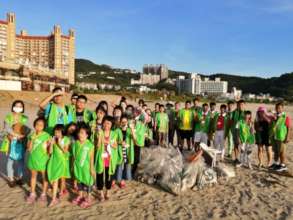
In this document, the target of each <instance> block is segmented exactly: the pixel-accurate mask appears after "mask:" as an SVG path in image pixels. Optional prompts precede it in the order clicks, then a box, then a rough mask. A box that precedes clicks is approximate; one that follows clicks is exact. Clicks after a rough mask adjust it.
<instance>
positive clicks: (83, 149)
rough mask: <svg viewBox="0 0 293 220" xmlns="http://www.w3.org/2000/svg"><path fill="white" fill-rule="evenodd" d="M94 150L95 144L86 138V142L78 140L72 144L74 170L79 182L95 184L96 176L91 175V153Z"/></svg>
mask: <svg viewBox="0 0 293 220" xmlns="http://www.w3.org/2000/svg"><path fill="white" fill-rule="evenodd" d="M93 151H94V145H93V144H92V143H91V142H90V141H89V140H86V142H85V143H84V144H81V143H80V142H79V141H76V142H75V143H74V144H73V146H72V154H73V158H74V163H73V170H74V176H75V179H76V180H77V181H78V182H79V183H83V184H85V185H87V186H91V185H93V184H94V178H93V176H92V175H91V161H90V155H91V153H92V152H93Z"/></svg>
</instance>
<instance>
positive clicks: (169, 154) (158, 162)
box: [136, 146, 183, 195]
mask: <svg viewBox="0 0 293 220" xmlns="http://www.w3.org/2000/svg"><path fill="white" fill-rule="evenodd" d="M182 169H183V160H182V155H181V153H180V151H179V150H177V149H175V148H162V147H158V146H151V147H150V148H144V149H142V152H141V162H140V164H139V165H138V168H137V173H136V176H137V179H138V180H140V181H142V182H145V183H148V184H154V183H156V184H158V185H159V186H161V187H162V188H163V189H165V190H166V191H168V192H171V193H173V194H176V195H178V194H179V193H180V191H181V174H182Z"/></svg>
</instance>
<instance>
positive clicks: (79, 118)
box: [72, 95, 96, 125]
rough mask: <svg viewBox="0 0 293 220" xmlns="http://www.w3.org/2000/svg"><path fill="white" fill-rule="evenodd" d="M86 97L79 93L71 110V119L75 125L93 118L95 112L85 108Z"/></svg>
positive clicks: (87, 122)
mask: <svg viewBox="0 0 293 220" xmlns="http://www.w3.org/2000/svg"><path fill="white" fill-rule="evenodd" d="M86 104H87V97H86V96H85V95H79V96H78V98H77V100H76V105H75V109H73V112H72V121H73V122H74V123H76V124H77V125H80V124H81V123H85V124H87V125H89V123H90V122H91V121H93V120H95V118H96V117H95V113H93V112H92V111H91V110H89V109H87V108H86Z"/></svg>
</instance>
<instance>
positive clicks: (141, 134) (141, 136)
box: [135, 121, 147, 147]
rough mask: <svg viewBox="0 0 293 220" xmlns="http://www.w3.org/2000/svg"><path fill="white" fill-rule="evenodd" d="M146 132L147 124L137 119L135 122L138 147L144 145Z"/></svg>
mask: <svg viewBox="0 0 293 220" xmlns="http://www.w3.org/2000/svg"><path fill="white" fill-rule="evenodd" d="M146 132H147V128H146V125H145V124H144V123H142V122H141V121H137V122H136V124H135V136H136V145H137V146H138V147H144V144H145V135H146Z"/></svg>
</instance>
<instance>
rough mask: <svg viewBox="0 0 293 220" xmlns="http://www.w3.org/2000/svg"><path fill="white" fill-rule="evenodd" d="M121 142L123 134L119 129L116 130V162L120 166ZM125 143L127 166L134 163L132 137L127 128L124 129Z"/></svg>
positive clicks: (121, 156)
mask: <svg viewBox="0 0 293 220" xmlns="http://www.w3.org/2000/svg"><path fill="white" fill-rule="evenodd" d="M122 141H123V133H122V130H121V128H119V130H118V160H117V164H118V165H120V164H122V162H123V152H122V151H123V147H122V144H121V143H122ZM125 142H126V144H127V145H128V148H127V150H126V152H127V160H128V163H129V164H133V162H134V142H133V137H132V134H131V129H130V128H127V129H126V138H125Z"/></svg>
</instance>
